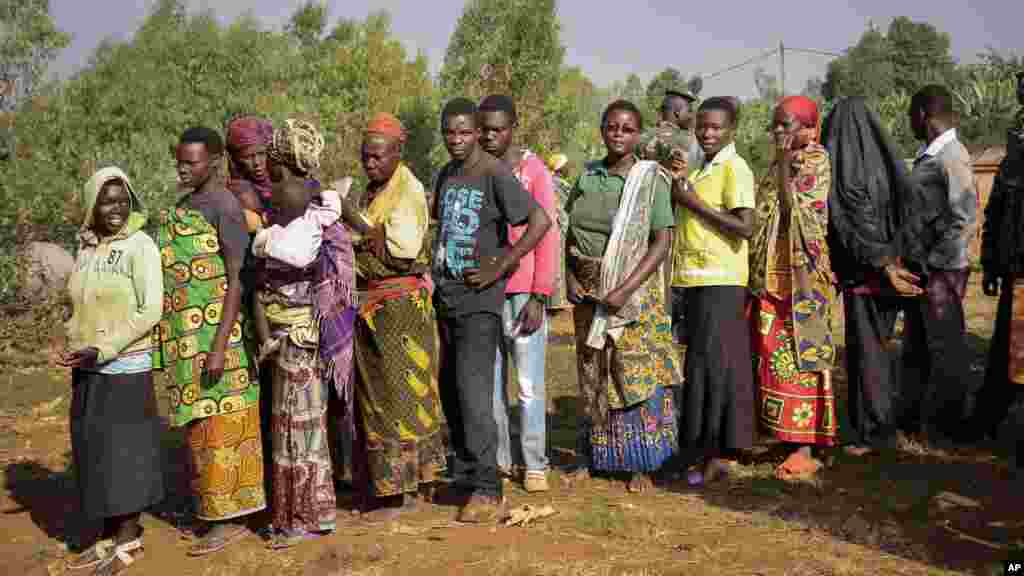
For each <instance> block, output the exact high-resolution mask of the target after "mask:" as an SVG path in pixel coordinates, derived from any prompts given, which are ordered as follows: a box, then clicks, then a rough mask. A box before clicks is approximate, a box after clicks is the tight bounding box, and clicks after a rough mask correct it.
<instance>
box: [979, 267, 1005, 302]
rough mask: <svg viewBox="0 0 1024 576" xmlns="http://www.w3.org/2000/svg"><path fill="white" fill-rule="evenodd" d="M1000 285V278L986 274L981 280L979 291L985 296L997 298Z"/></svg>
mask: <svg viewBox="0 0 1024 576" xmlns="http://www.w3.org/2000/svg"><path fill="white" fill-rule="evenodd" d="M1000 284H1002V279H1001V278H999V277H998V276H996V275H995V274H989V273H988V272H986V273H985V275H984V276H983V277H982V280H981V290H982V292H984V293H985V296H998V295H999V288H1000Z"/></svg>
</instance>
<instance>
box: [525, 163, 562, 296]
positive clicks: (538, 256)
mask: <svg viewBox="0 0 1024 576" xmlns="http://www.w3.org/2000/svg"><path fill="white" fill-rule="evenodd" d="M530 188H531V190H530V194H531V195H532V196H533V199H534V201H536V202H537V204H538V205H539V206H540V207H541V208H542V209H543V210H544V213H545V214H546V215H547V216H548V220H550V221H551V222H552V223H554V222H555V220H556V218H557V216H556V214H557V211H558V201H557V199H556V198H555V182H554V179H553V178H552V177H551V173H550V172H548V171H547V169H546V168H543V167H542V166H540V165H539V161H538V165H537V170H536V174H535V177H534V178H533V179H531V180H530ZM560 242H561V238H560V237H559V233H558V227H557V226H553V225H552V226H549V227H548V230H547V232H545V233H544V235H543V236H542V237H541V239H540V242H538V243H537V247H536V248H534V252H533V258H534V266H533V282H532V283H531V288H530V292H531V293H533V294H540V295H543V296H550V295H551V292H552V291H553V289H554V286H553V285H554V282H555V271H556V268H557V266H558V262H557V259H558V245H559V243H560Z"/></svg>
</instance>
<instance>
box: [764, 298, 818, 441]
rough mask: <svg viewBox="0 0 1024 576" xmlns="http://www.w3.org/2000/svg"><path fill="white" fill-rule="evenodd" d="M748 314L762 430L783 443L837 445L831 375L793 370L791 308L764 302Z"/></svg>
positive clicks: (787, 304) (778, 302) (770, 300)
mask: <svg viewBox="0 0 1024 576" xmlns="http://www.w3.org/2000/svg"><path fill="white" fill-rule="evenodd" d="M751 311H752V316H753V318H752V319H753V321H752V322H751V325H752V326H753V328H754V330H753V332H754V334H753V350H754V351H755V354H756V356H757V370H756V372H755V374H756V376H757V379H758V382H759V384H760V392H761V424H762V425H763V426H764V427H765V428H766V429H768V430H770V431H771V432H772V434H773V435H774V436H775V437H776V438H778V439H779V440H782V441H783V442H794V443H798V444H817V445H822V446H831V445H833V444H835V442H836V430H837V424H836V407H835V398H834V394H833V391H832V382H831V378H830V373H829V372H827V371H826V372H802V371H800V370H798V369H797V365H796V357H795V351H796V347H795V346H794V344H793V320H792V316H793V312H792V304H791V303H790V302H789V301H784V300H779V299H776V298H774V297H772V296H767V297H764V298H759V299H757V300H755V301H754V303H753V306H752V310H751Z"/></svg>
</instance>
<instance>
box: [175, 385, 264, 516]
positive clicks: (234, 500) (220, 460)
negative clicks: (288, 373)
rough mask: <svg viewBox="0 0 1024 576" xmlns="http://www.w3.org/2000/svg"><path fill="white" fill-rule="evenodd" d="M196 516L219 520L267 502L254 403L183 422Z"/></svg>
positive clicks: (257, 416)
mask: <svg viewBox="0 0 1024 576" xmlns="http://www.w3.org/2000/svg"><path fill="white" fill-rule="evenodd" d="M185 430H186V432H185V434H186V440H187V442H188V445H189V448H190V449H191V450H190V454H191V463H192V471H191V472H192V475H191V485H192V497H193V499H194V501H195V511H196V516H197V517H198V518H200V519H202V520H207V521H218V520H229V519H231V518H238V517H241V516H246V515H249V514H252V513H253V512H258V511H260V510H263V509H264V508H266V506H267V504H266V494H265V493H264V488H263V446H262V444H261V440H260V409H259V406H258V405H254V406H251V407H249V408H248V409H246V410H243V411H241V412H233V413H230V414H220V415H216V416H210V417H207V418H203V419H200V420H194V421H192V422H191V423H189V424H188V425H187V426H186V427H185Z"/></svg>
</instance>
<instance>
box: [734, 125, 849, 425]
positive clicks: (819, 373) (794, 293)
mask: <svg viewBox="0 0 1024 576" xmlns="http://www.w3.org/2000/svg"><path fill="white" fill-rule="evenodd" d="M798 161H799V162H800V163H801V168H800V170H799V171H798V173H797V175H796V176H795V177H792V178H790V179H788V180H787V190H786V191H785V193H786V194H789V198H790V202H789V205H790V206H791V207H792V208H791V210H790V211H789V218H788V220H784V219H783V214H782V209H781V204H780V199H779V190H778V170H779V164H778V162H776V163H775V164H773V165H772V169H771V170H770V171H769V173H768V175H767V177H765V179H764V180H763V181H762V182H761V186H760V188H759V190H758V204H757V206H758V208H757V210H758V223H759V228H758V230H757V233H756V235H755V236H754V245H753V250H752V251H751V263H750V287H751V291H752V292H753V293H754V296H755V300H754V302H753V306H752V316H753V317H752V318H751V320H752V321H751V326H752V328H753V342H752V344H753V346H752V352H753V354H754V358H755V363H756V369H755V374H756V376H757V379H758V387H759V389H760V393H761V397H760V401H761V423H762V424H763V425H764V426H765V427H766V428H767V429H768V430H770V431H771V432H772V433H773V434H774V435H775V436H776V437H777V438H779V439H780V440H783V441H786V442H796V443H801V444H823V445H831V444H833V443H834V442H835V437H836V419H835V402H834V396H833V392H832V389H831V385H830V374H829V373H828V371H829V370H830V369H831V368H832V364H833V363H834V361H835V347H834V346H833V344H832V298H833V294H834V292H833V287H832V272H831V267H830V265H829V258H828V248H827V245H826V243H825V235H826V232H827V230H828V209H827V206H826V199H827V197H828V192H829V186H830V182H831V180H830V164H829V158H828V153H827V152H825V150H824V149H823V148H821V147H820V146H817V145H815V144H811V145H809V146H808V147H807V148H805V149H804V150H803V152H802V153H801V155H800V158H799V159H798Z"/></svg>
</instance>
